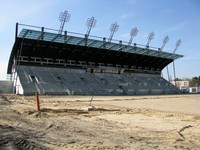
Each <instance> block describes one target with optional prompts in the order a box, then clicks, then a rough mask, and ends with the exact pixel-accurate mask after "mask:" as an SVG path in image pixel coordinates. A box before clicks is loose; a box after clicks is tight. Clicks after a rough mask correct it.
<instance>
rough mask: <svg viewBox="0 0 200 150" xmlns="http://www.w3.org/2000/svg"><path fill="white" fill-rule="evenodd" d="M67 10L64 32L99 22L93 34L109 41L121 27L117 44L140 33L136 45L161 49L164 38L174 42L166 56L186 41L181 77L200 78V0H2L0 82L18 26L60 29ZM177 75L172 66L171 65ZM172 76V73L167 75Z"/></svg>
mask: <svg viewBox="0 0 200 150" xmlns="http://www.w3.org/2000/svg"><path fill="white" fill-rule="evenodd" d="M65 10H67V11H68V12H69V13H70V14H71V18H70V21H69V22H67V23H66V25H65V28H64V30H67V31H72V32H78V33H83V34H85V33H86V31H87V26H86V21H87V19H88V18H90V17H92V16H94V17H95V18H96V20H97V23H96V26H95V27H94V28H93V29H92V31H91V35H96V36H100V37H109V35H110V31H109V28H110V25H111V24H112V23H114V22H117V23H118V24H119V29H118V31H117V32H116V33H115V35H114V37H113V38H114V39H118V40H123V41H127V42H128V41H129V38H130V37H129V33H130V30H131V29H132V28H134V27H137V28H138V29H139V32H138V35H137V37H136V38H135V39H134V43H135V42H136V43H138V44H144V45H145V44H146V43H147V36H148V34H149V33H150V32H152V31H153V32H154V33H155V37H154V39H153V40H152V41H151V43H150V46H153V47H161V46H162V41H163V38H164V37H165V36H166V35H168V36H169V38H170V40H169V42H168V43H167V45H166V46H165V48H164V50H163V51H166V52H172V51H173V50H174V48H175V44H176V41H177V40H178V39H180V38H181V39H182V44H181V46H180V47H179V48H178V50H177V53H178V54H182V55H184V58H181V59H178V60H176V61H175V65H176V76H177V77H178V78H185V77H187V78H191V77H194V76H200V29H199V28H200V1H199V0H1V5H0V67H1V69H0V80H5V79H6V70H7V64H8V60H9V57H10V52H11V49H12V47H13V44H14V37H15V23H16V22H19V23H24V24H30V25H36V26H41V27H42V26H44V27H48V28H53V29H59V26H60V22H59V20H58V16H59V14H60V12H63V11H65ZM169 70H170V74H171V76H173V70H172V65H169ZM163 74H164V77H166V69H164V70H163Z"/></svg>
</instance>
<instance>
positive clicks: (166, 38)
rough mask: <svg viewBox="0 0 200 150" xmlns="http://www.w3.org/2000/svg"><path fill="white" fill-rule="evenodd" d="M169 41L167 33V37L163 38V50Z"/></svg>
mask: <svg viewBox="0 0 200 150" xmlns="http://www.w3.org/2000/svg"><path fill="white" fill-rule="evenodd" d="M168 42H169V36H168V35H167V36H166V37H164V39H163V45H162V47H161V48H160V51H162V50H163V48H164V47H165V45H166V44H167V43H168Z"/></svg>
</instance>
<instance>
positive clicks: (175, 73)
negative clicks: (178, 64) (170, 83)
mask: <svg viewBox="0 0 200 150" xmlns="http://www.w3.org/2000/svg"><path fill="white" fill-rule="evenodd" d="M173 70H174V83H175V86H176V70H175V63H174V61H173Z"/></svg>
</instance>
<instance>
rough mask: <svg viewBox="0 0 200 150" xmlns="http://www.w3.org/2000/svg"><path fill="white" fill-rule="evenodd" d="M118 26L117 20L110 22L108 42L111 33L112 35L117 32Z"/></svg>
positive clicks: (110, 38)
mask: <svg viewBox="0 0 200 150" xmlns="http://www.w3.org/2000/svg"><path fill="white" fill-rule="evenodd" d="M118 28H119V25H118V24H117V22H115V23H113V24H111V26H110V32H111V33H110V37H109V39H108V42H109V43H110V42H111V40H112V38H113V35H114V33H115V32H117V30H118Z"/></svg>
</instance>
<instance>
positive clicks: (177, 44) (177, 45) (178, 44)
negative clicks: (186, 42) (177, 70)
mask: <svg viewBox="0 0 200 150" xmlns="http://www.w3.org/2000/svg"><path fill="white" fill-rule="evenodd" d="M181 43H182V41H181V39H179V40H178V41H177V42H176V47H175V49H174V51H173V54H175V52H176V50H177V49H178V47H179V46H180V45H181Z"/></svg>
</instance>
